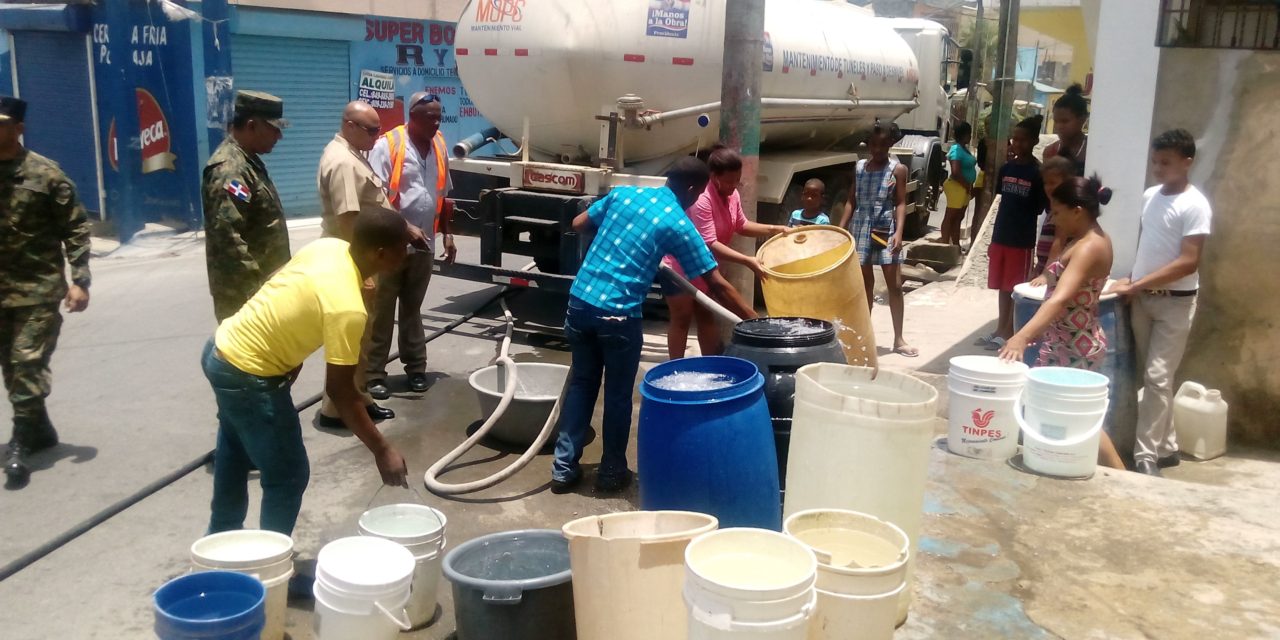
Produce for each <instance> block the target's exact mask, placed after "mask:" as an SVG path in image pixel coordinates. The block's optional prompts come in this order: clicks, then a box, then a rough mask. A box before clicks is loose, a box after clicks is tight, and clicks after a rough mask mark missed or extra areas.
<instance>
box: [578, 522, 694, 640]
mask: <svg viewBox="0 0 1280 640" xmlns="http://www.w3.org/2000/svg"><path fill="white" fill-rule="evenodd" d="M716 525H717V522H716V519H715V518H714V517H712V516H709V515H707V514H705V513H692V512H688V511H633V512H630V513H611V514H608V515H603V516H588V517H585V518H579V519H577V520H574V521H572V522H570V523H568V524H566V525H564V529H563V532H564V537H565V538H568V540H569V560H570V565H571V567H572V569H573V609H574V611H576V612H577V629H578V640H652V639H653V638H662V639H663V640H685V638H687V637H688V632H689V616H688V613H687V612H686V611H685V605H684V598H683V596H682V589H683V587H684V551H685V547H687V546H689V541H691V540H693V539H694V538H695V537H697V536H699V535H702V534H704V533H707V532H708V531H714V530H715V529H716ZM619 585H625V589H626V596H625V597H618V595H619V594H618V588H619Z"/></svg>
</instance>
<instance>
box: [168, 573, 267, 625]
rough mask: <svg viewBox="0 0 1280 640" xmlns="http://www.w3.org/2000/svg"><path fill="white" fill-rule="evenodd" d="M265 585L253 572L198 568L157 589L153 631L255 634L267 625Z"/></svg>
mask: <svg viewBox="0 0 1280 640" xmlns="http://www.w3.org/2000/svg"><path fill="white" fill-rule="evenodd" d="M266 597H267V590H266V588H265V587H263V586H262V583H261V582H259V581H258V579H257V578H255V577H253V576H250V575H245V574H243V573H235V572H232V571H202V572H200V573H191V574H187V575H185V576H180V577H177V578H174V579H173V580H170V581H168V582H166V583H165V584H164V586H162V587H160V588H159V589H157V590H156V593H155V596H153V600H154V602H155V610H156V624H155V632H156V635H157V636H159V637H160V640H257V638H258V634H260V633H262V627H263V626H264V625H266V622H267V616H266V607H265V604H264V602H265V600H266Z"/></svg>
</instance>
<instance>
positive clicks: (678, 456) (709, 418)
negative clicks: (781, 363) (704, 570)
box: [639, 356, 782, 531]
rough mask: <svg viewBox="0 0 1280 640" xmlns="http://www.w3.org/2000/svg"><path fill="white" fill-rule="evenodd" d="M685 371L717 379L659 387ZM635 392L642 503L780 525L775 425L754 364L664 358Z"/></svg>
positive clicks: (734, 522)
mask: <svg viewBox="0 0 1280 640" xmlns="http://www.w3.org/2000/svg"><path fill="white" fill-rule="evenodd" d="M690 373H691V374H703V376H704V377H708V378H711V377H717V376H719V378H718V379H719V380H720V383H719V384H720V386H719V388H711V389H704V390H680V389H664V388H661V387H659V386H657V384H661V383H660V382H658V381H660V380H662V379H664V378H666V377H667V376H670V375H673V374H690ZM655 383H657V384H655ZM640 395H641V396H642V398H643V400H642V401H641V403H640V434H639V472H640V473H639V478H640V508H641V509H644V510H645V511H666V510H675V511H696V512H699V513H707V514H710V515H712V516H715V517H716V519H718V520H719V521H720V524H721V525H722V526H751V527H760V528H764V529H773V530H774V531H777V530H780V529H781V528H782V511H781V509H780V505H779V504H778V461H777V455H776V454H775V452H774V444H773V428H772V426H771V423H770V421H769V408H768V406H767V405H766V404H765V399H764V377H763V376H761V375H760V372H759V370H758V369H756V366H755V365H754V364H751V363H750V362H747V361H746V360H742V359H740V358H729V357H725V356H707V357H700V358H682V359H680V360H672V361H670V362H664V363H662V364H660V365H658V366H656V367H654V368H652V369H650V370H649V371H648V372H647V373H645V375H644V380H643V382H641V384H640Z"/></svg>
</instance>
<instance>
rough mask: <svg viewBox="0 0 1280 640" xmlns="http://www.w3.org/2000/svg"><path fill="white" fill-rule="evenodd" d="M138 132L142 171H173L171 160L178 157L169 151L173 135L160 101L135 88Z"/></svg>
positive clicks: (143, 90)
mask: <svg viewBox="0 0 1280 640" xmlns="http://www.w3.org/2000/svg"><path fill="white" fill-rule="evenodd" d="M136 93H137V96H138V132H139V136H138V139H139V142H140V143H141V144H142V173H153V172H155V171H173V170H174V166H173V161H174V160H177V159H178V156H176V155H174V154H173V153H172V151H171V145H172V142H173V137H172V136H171V135H170V129H169V120H168V119H167V118H165V117H164V111H163V110H161V109H160V103H159V102H156V97H155V96H153V95H151V92H150V91H147V90H146V89H137V90H136Z"/></svg>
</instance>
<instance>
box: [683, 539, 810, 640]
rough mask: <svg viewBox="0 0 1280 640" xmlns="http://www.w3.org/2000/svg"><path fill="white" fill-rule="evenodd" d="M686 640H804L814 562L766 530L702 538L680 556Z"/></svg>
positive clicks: (805, 549)
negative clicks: (686, 607)
mask: <svg viewBox="0 0 1280 640" xmlns="http://www.w3.org/2000/svg"><path fill="white" fill-rule="evenodd" d="M684 561H685V585H684V601H685V604H686V605H687V606H688V609H689V640H733V639H736V638H750V639H751V640H804V639H805V638H806V637H807V636H808V627H809V620H810V618H811V617H812V615H813V609H814V606H815V604H816V599H817V592H816V591H815V590H814V582H815V580H816V578H817V568H818V562H817V559H816V558H815V556H814V554H813V551H811V550H810V549H809V548H808V547H806V546H805V545H804V544H803V543H801V542H800V541H799V540H796V539H794V538H791V537H790V536H785V535H783V534H781V533H777V532H775V531H767V530H765V529H746V528H741V529H721V530H719V531H712V532H710V533H704V534H702V535H701V536H698V537H697V538H694V540H693V542H690V543H689V546H688V547H687V548H686V549H685V552H684Z"/></svg>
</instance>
